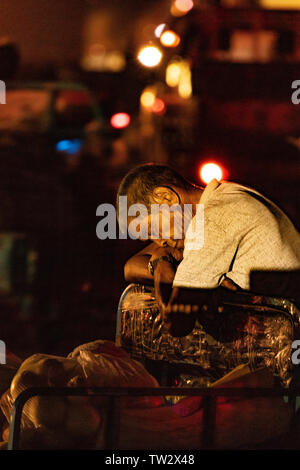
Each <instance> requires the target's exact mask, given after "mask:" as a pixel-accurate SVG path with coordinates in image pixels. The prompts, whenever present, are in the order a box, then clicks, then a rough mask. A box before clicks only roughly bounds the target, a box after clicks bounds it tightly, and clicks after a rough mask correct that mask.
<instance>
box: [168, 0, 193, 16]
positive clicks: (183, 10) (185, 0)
mask: <svg viewBox="0 0 300 470" xmlns="http://www.w3.org/2000/svg"><path fill="white" fill-rule="evenodd" d="M193 6H194V2H193V0H175V2H173V3H172V6H171V10H170V11H171V15H173V16H179V17H180V16H184V15H186V14H187V13H188V12H189V11H190V10H191V9H192V8H193Z"/></svg>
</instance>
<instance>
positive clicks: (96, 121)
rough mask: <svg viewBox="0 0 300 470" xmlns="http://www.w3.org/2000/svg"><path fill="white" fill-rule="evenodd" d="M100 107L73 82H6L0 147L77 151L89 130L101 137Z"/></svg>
mask: <svg viewBox="0 0 300 470" xmlns="http://www.w3.org/2000/svg"><path fill="white" fill-rule="evenodd" d="M102 128H103V119H102V113H101V109H100V106H99V104H98V102H97V101H96V99H95V98H94V97H93V95H92V94H91V92H90V91H89V89H88V88H86V87H85V86H84V85H82V84H79V83H73V82H32V83H31V82H28V83H26V82H8V83H6V104H5V105H3V106H0V147H3V146H6V147H7V146H17V147H20V145H26V144H28V143H29V145H30V146H31V151H33V150H34V146H35V145H36V144H38V148H39V150H41V148H40V142H41V141H42V142H43V145H49V146H50V149H51V150H57V151H65V152H67V153H68V152H70V153H74V152H77V151H78V150H80V148H81V146H82V145H83V143H84V139H85V137H86V133H87V132H88V131H89V130H92V131H94V132H96V133H97V132H98V133H101V130H102Z"/></svg>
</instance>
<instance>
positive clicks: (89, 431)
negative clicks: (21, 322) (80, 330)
mask: <svg viewBox="0 0 300 470" xmlns="http://www.w3.org/2000/svg"><path fill="white" fill-rule="evenodd" d="M76 386H80V387H151V388H152V387H158V383H157V381H156V380H155V379H154V378H153V377H152V376H151V375H150V374H149V373H148V372H147V371H146V370H145V369H144V367H143V366H142V365H141V364H140V363H138V362H136V361H134V360H132V359H130V357H129V356H128V354H127V353H126V352H125V351H123V350H121V349H120V348H117V347H116V346H115V345H114V343H112V342H109V341H101V340H99V341H95V342H93V343H88V344H85V345H82V346H79V347H78V348H76V349H75V350H74V351H73V352H72V353H70V354H69V355H68V356H67V357H66V358H64V357H59V356H51V355H46V354H34V355H33V356H31V357H29V358H28V359H26V360H25V361H24V362H23V363H22V364H21V366H20V367H19V369H18V371H17V373H16V375H15V376H14V378H13V380H12V382H11V385H10V388H9V390H8V391H7V392H6V393H5V394H4V395H3V396H2V400H1V409H2V411H3V413H4V415H5V417H6V419H7V422H9V418H10V412H11V407H12V404H13V402H14V401H15V399H16V398H17V396H18V395H19V394H20V393H21V392H22V391H24V390H26V389H28V388H32V387H76ZM161 403H162V399H160V398H159V397H158V398H155V397H154V399H153V400H152V401H151V400H150V399H147V398H143V397H142V398H140V399H139V398H135V399H132V398H124V399H122V400H121V406H123V407H132V406H134V407H146V408H147V407H149V406H151V407H152V406H156V405H159V404H161ZM106 410H107V399H106V398H105V397H91V396H81V397H74V396H35V397H32V398H30V399H29V400H28V401H27V402H26V404H25V406H24V409H23V414H22V425H21V429H22V448H29V449H40V448H43V449H44V448H46V449H47V448H50V449H74V448H101V446H102V445H103V442H102V441H103V422H104V420H105V419H106V414H107V412H106ZM7 437H8V436H7V429H6V431H5V433H4V436H3V439H7Z"/></svg>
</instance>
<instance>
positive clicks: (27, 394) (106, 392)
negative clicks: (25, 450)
mask: <svg viewBox="0 0 300 470" xmlns="http://www.w3.org/2000/svg"><path fill="white" fill-rule="evenodd" d="M34 396H102V397H107V398H108V410H107V412H108V419H106V429H105V434H104V435H105V443H104V449H109V450H114V449H118V442H119V434H120V398H122V397H129V396H130V397H137V396H144V397H149V396H162V397H163V396H169V397H170V396H181V397H183V396H185V397H188V396H202V397H203V403H202V409H203V418H202V419H203V427H202V435H201V443H202V448H204V449H209V448H212V447H213V442H214V433H215V424H216V400H217V398H218V397H231V398H232V397H238V398H258V397H268V398H271V397H285V399H286V401H287V402H288V403H289V405H290V406H291V407H292V409H293V411H294V412H296V398H297V397H300V387H297V388H292V389H285V388H254V387H250V388H238V387H235V388H229V387H226V388H175V387H158V388H157V387H156V388H134V387H61V388H56V387H55V388H54V387H32V388H28V389H26V390H24V391H23V392H22V393H20V395H19V396H18V397H17V398H16V400H15V402H14V403H13V407H12V412H11V419H10V426H9V441H8V450H18V449H19V448H20V434H21V418H22V412H23V408H24V406H25V404H26V402H27V401H28V400H29V399H30V398H32V397H34ZM291 426H292V423H291Z"/></svg>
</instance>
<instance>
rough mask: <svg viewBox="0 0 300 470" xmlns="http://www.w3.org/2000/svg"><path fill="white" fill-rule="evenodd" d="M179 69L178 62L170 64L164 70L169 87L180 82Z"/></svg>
mask: <svg viewBox="0 0 300 470" xmlns="http://www.w3.org/2000/svg"><path fill="white" fill-rule="evenodd" d="M180 74H181V67H180V63H179V62H173V63H170V64H169V65H168V66H167V69H166V83H167V85H168V86H170V87H175V86H177V85H178V83H179V80H180Z"/></svg>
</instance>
